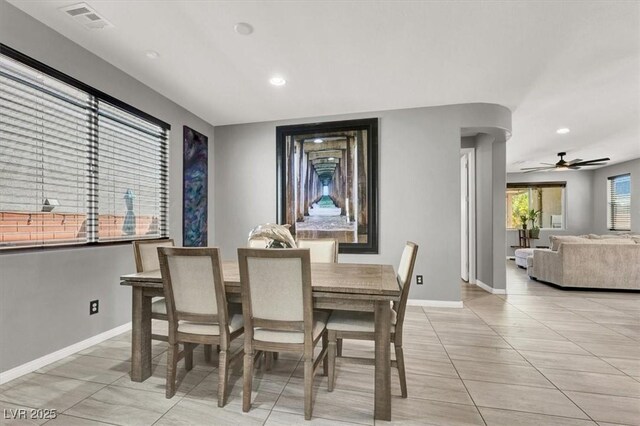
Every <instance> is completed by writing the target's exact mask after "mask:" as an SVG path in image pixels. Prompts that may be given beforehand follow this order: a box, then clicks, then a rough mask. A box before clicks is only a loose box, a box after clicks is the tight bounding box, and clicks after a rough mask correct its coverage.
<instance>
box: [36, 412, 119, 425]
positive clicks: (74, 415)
mask: <svg viewBox="0 0 640 426" xmlns="http://www.w3.org/2000/svg"><path fill="white" fill-rule="evenodd" d="M61 414H62V415H64V416H68V417H74V418H76V419H82V420H89V421H92V422H98V423H104V424H107V425H112V426H121V425H119V424H117V423H112V422H108V421H104V420H96V419H92V418H90V417H82V416H79V415H77V414H66V413H61ZM56 418H57V417H56ZM53 421H55V419H51V420H47V421H46V422H45V423H43V425H46V424H49V423H50V422H53Z"/></svg>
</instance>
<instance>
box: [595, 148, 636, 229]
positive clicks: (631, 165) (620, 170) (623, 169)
mask: <svg viewBox="0 0 640 426" xmlns="http://www.w3.org/2000/svg"><path fill="white" fill-rule="evenodd" d="M626 173H631V232H633V233H636V234H640V158H639V159H636V160H631V161H627V162H625V163H620V164H614V165H613V166H608V167H603V168H601V169H597V170H594V171H593V228H592V229H593V233H595V234H609V233H611V231H609V230H608V229H607V178H609V177H611V176H617V175H622V174H626Z"/></svg>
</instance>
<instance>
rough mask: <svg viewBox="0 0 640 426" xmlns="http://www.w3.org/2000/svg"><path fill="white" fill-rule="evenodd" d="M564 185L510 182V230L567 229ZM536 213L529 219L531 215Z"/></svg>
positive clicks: (508, 185)
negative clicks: (534, 217)
mask: <svg viewBox="0 0 640 426" xmlns="http://www.w3.org/2000/svg"><path fill="white" fill-rule="evenodd" d="M565 187H566V183H565V182H552V183H546V182H545V183H508V184H507V195H506V202H507V205H506V212H507V218H506V220H507V229H521V228H522V227H523V226H522V225H523V223H525V224H526V225H527V226H526V227H527V228H528V229H531V228H533V227H538V228H551V229H564V228H565V226H566V224H565V217H564V190H565ZM531 210H533V211H534V212H536V213H537V214H536V215H535V216H536V219H535V221H531V220H530V212H531Z"/></svg>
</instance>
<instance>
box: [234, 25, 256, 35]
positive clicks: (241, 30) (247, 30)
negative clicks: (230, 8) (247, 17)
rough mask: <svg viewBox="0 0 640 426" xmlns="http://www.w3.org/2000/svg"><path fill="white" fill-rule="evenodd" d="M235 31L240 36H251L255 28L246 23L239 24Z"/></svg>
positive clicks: (235, 26)
mask: <svg viewBox="0 0 640 426" xmlns="http://www.w3.org/2000/svg"><path fill="white" fill-rule="evenodd" d="M233 30H234V31H235V32H237V33H238V34H240V35H249V34H251V33H252V32H253V27H252V26H251V25H250V24H247V23H246V22H238V23H237V24H235V25H234V26H233Z"/></svg>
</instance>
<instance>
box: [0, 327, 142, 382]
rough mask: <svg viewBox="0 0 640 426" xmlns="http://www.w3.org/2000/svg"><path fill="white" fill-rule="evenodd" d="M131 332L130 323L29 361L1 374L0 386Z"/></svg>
mask: <svg viewBox="0 0 640 426" xmlns="http://www.w3.org/2000/svg"><path fill="white" fill-rule="evenodd" d="M129 330H131V323H130V322H128V323H126V324H123V325H121V326H119V327H116V328H112V329H111V330H107V331H105V332H104V333H100V334H98V335H96V336H93V337H89V338H88V339H85V340H83V341H81V342H78V343H74V344H73V345H71V346H67V347H66V348H62V349H60V350H58V351H55V352H53V353H50V354H49V355H45V356H43V357H40V358H38V359H34V360H33V361H29V362H27V363H26V364H22V365H19V366H17V367H15V368H12V369H11V370H7V371H3V372H2V373H0V385H1V384H4V383H6V382H10V381H11V380H13V379H17V378H18V377H20V376H24V375H25V374H28V373H31V372H33V371H36V370H37V369H39V368H42V367H44V366H45V365H49V364H51V363H52V362H56V361H60V360H61V359H63V358H66V357H68V356H69V355H73V354H74V353H76V352H79V351H81V350H84V349H87V348H88V347H91V346H93V345H97V344H98V343H102V342H104V341H105V340H108V339H111V338H112V337H115V336H117V335H119V334H122V333H124V332H125V331H129Z"/></svg>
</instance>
